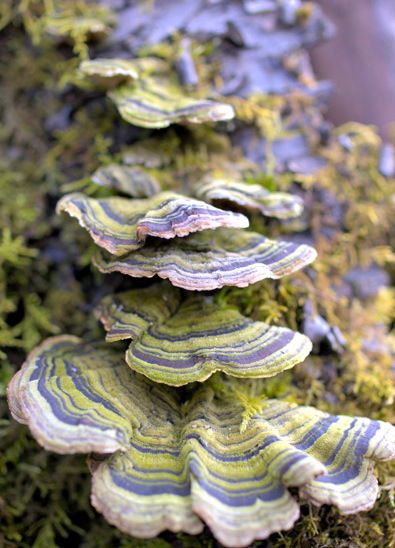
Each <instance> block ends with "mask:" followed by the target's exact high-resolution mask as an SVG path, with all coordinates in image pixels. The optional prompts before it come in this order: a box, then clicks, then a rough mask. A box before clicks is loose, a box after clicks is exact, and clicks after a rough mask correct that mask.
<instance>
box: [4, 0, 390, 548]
mask: <svg viewBox="0 0 395 548" xmlns="http://www.w3.org/2000/svg"><path fill="white" fill-rule="evenodd" d="M6 4H7V5H8V3H5V4H4V5H6ZM16 4H18V3H13V2H10V3H9V13H8V15H7V13H6V12H5V11H4V15H2V16H3V21H4V22H7V21H6V17H9V18H12V17H14V15H15V13H14V11H13V10H14V9H15V5H16ZM29 4H31V5H34V4H40V2H36V3H34V2H30V3H29V2H27V3H26V2H25V3H23V2H22V3H19V4H18V6H19V8H20V7H21V6H22V7H23V6H25V7H26V6H28V5H29ZM33 7H34V6H33ZM29 13H30V12H29V11H28V10H27V11H26V13H24V14H23V15H24V16H25V17H27V14H29ZM29 25H30V27H29ZM25 27H29V28H30V35H32V34H33V37H34V36H35V34H34V31H35V30H36V31H37V33H38V32H39V30H37V29H36V27H35V20H34V18H33V19H31V18H29V17H28V19H27V20H25ZM80 38H81V37H80ZM77 42H78V40H77ZM84 44H85V42H84V37H83V36H82V38H81V40H80V42H79V45H78V44H77V46H75V52H74V53H77V55H79V56H81V55H82V56H83V55H85V53H86V46H85V45H84ZM76 63H77V59H76V56H75V55H74V54H73V52H72V48H70V47H67V46H62V47H61V48H56V47H54V46H53V45H52V42H51V41H47V40H41V42H39V41H38V40H36V41H35V43H32V40H31V37H30V36H29V35H28V34H27V33H26V32H24V31H23V30H22V28H21V26H20V25H19V24H18V21H17V20H16V22H15V24H11V25H9V26H7V27H6V28H5V29H4V30H3V32H2V34H1V36H0V74H1V79H2V90H3V91H2V97H1V102H0V110H1V114H2V120H3V122H2V125H1V128H0V137H1V139H0V157H1V158H2V160H1V161H0V196H1V200H0V224H1V226H2V227H3V229H2V233H1V237H0V347H1V348H0V352H1V353H0V359H1V369H0V396H1V398H0V451H1V452H0V546H5V547H7V548H16V547H18V548H24V547H34V548H41V547H43V548H44V547H45V548H52V547H57V546H59V547H63V546H64V547H65V546H80V547H86V548H93V547H94V548H100V547H103V548H104V547H109V546H111V547H112V546H119V547H121V548H129V547H133V548H138V547H140V546H142V547H143V546H144V547H152V548H167V547H170V546H172V547H185V548H189V547H195V546H196V547H197V546H208V547H209V546H213V547H214V546H216V545H217V544H216V542H215V541H214V540H213V539H212V536H211V535H210V533H209V531H207V530H206V531H205V532H204V534H203V535H200V536H199V537H197V538H193V537H189V536H187V535H173V534H168V533H166V534H163V535H162V537H161V538H160V539H154V540H152V541H150V540H142V541H140V540H136V539H130V538H129V537H126V536H125V535H123V534H121V533H119V532H118V531H117V530H116V529H115V528H113V527H111V526H110V525H108V524H107V523H106V522H105V521H104V519H103V518H102V517H101V516H99V515H98V514H97V513H96V512H95V511H94V510H93V509H92V507H91V506H90V503H89V490H90V478H89V473H88V471H87V467H86V464H85V457H84V456H72V457H70V456H66V457H58V456H56V455H52V454H49V453H47V452H45V451H43V450H41V449H40V448H39V447H38V446H37V444H36V442H35V441H34V440H33V439H32V438H31V436H30V434H29V433H28V431H27V429H26V428H25V427H23V426H20V425H18V424H17V423H15V422H14V421H12V420H11V419H10V417H9V414H8V409H7V404H6V400H5V390H6V386H7V383H8V381H9V379H10V378H11V376H12V375H13V373H14V372H15V371H16V370H17V369H18V368H19V366H20V364H21V362H22V361H23V359H24V357H25V355H26V353H27V352H28V351H29V350H30V349H31V348H33V347H34V346H35V345H36V344H37V343H38V342H39V341H40V340H41V339H43V338H44V337H46V336H49V335H51V334H54V333H58V332H68V333H73V334H76V335H84V334H88V335H89V336H90V337H97V338H101V337H102V334H101V332H100V330H99V327H98V325H97V323H96V321H95V320H94V319H93V316H92V314H91V309H92V306H93V305H94V304H95V301H97V299H98V298H100V296H101V295H102V294H103V293H105V291H106V287H107V290H108V288H109V287H110V288H111V287H112V286H116V285H117V284H118V283H119V282H118V281H117V280H118V278H116V277H114V278H111V277H110V279H111V280H115V282H114V281H108V280H107V278H105V277H103V276H101V275H99V274H98V273H97V272H95V271H94V270H93V269H91V267H90V260H89V259H90V254H91V250H92V246H91V244H90V243H89V240H88V238H87V237H85V235H84V234H82V231H79V230H78V228H77V227H76V226H75V225H74V223H69V222H67V221H66V220H65V219H60V218H57V217H56V216H55V215H54V205H55V203H56V199H57V198H58V197H59V195H60V193H61V188H62V186H64V185H65V184H66V183H69V182H70V181H72V180H80V181H83V180H84V178H85V177H86V174H89V173H91V172H92V171H93V170H94V169H95V168H96V167H97V166H98V165H100V164H101V163H105V162H107V161H109V158H110V157H112V156H113V155H114V154H116V152H117V147H116V140H117V137H119V135H120V134H122V132H125V127H126V126H125V124H123V123H121V122H119V120H118V119H117V117H116V115H115V113H114V111H113V110H112V109H111V108H109V105H108V104H107V103H106V101H105V100H104V99H102V98H100V99H98V100H97V101H94V102H91V103H88V104H87V105H85V104H84V102H83V101H82V100H81V95H79V94H78V93H77V92H76V91H75V89H74V88H73V87H72V86H70V85H67V82H70V81H72V79H73V71H74V69H75V67H76ZM232 101H233V104H234V105H235V107H236V109H237V111H238V116H239V118H240V119H242V120H244V121H245V122H247V123H256V124H257V126H258V128H259V129H260V130H261V131H262V132H264V134H265V135H266V136H269V137H271V138H272V139H274V138H276V135H277V134H278V132H279V131H281V127H280V125H279V124H280V122H279V120H280V116H279V110H280V109H281V108H283V101H284V100H283V99H282V98H270V100H269V99H268V98H264V97H258V96H257V97H254V98H252V99H251V100H250V101H242V100H238V99H234V100H232ZM294 101H295V99H294ZM299 107H300V105H299ZM299 107H298V108H299ZM304 107H305V108H309V109H311V108H313V107H312V106H311V105H309V104H307V105H305V106H304ZM71 111H72V115H71V117H70V116H69V113H70V112H71ZM67 117H68V118H71V122H70V123H69V122H68V123H65V118H67ZM308 131H309V130H307V129H306V133H308ZM341 132H348V133H350V134H351V135H352V140H353V143H354V146H353V147H352V148H351V150H345V149H344V148H342V147H341V145H340V144H339V143H338V141H337V140H336V139H335V136H334V137H333V138H332V140H331V141H330V143H329V145H326V146H325V147H320V146H319V145H318V144H317V143H316V142H314V135H308V137H309V138H310V139H311V141H312V147H315V148H316V150H317V152H319V153H320V155H322V156H323V157H325V158H326V160H327V162H328V164H327V167H326V168H324V169H323V170H322V171H321V172H320V173H319V174H317V175H316V176H315V177H314V178H312V177H310V176H309V177H307V176H306V177H299V178H298V180H297V183H298V187H299V189H300V190H301V191H303V194H304V197H305V200H306V202H308V203H309V204H310V207H309V218H308V219H306V220H305V226H302V227H299V228H301V229H304V228H306V227H310V229H311V231H312V235H313V238H314V243H315V245H316V247H317V248H318V251H319V260H318V261H317V263H316V265H315V266H314V267H313V270H312V274H311V275H310V276H307V274H305V273H304V274H303V273H302V274H299V275H297V276H295V277H292V279H286V280H284V281H281V282H279V283H266V282H265V283H261V284H256V285H254V286H252V287H250V288H248V289H243V290H238V289H225V290H223V291H221V292H220V293H219V294H218V296H217V299H218V301H219V302H221V303H223V305H224V306H238V307H239V308H240V309H241V310H242V311H243V312H244V313H247V314H248V315H250V316H252V317H254V318H256V319H260V320H264V321H268V322H272V323H275V324H281V325H289V326H290V327H293V328H295V327H298V326H300V324H301V321H302V317H303V305H304V303H305V302H306V300H307V299H308V300H310V301H311V302H312V303H313V307H314V309H315V310H316V311H317V312H319V313H320V314H321V315H323V316H324V317H325V318H326V319H327V320H328V322H329V323H330V324H331V325H336V326H337V327H339V328H340V330H341V331H342V333H343V335H344V336H345V339H346V347H345V351H344V352H343V353H342V354H340V355H337V354H334V353H333V352H329V351H327V350H326V349H322V348H321V349H320V351H319V352H317V353H315V354H314V355H313V356H312V357H311V358H309V359H308V360H307V361H306V362H305V364H303V365H301V366H299V367H297V368H295V370H294V371H292V372H288V373H284V374H283V375H281V376H279V377H277V378H276V379H273V380H270V381H266V382H262V383H261V384H259V383H254V386H253V387H252V386H249V384H248V383H244V384H243V383H237V382H235V383H233V384H232V386H231V387H229V386H227V385H226V383H224V382H223V380H222V379H221V378H214V379H213V380H212V382H213V384H214V385H215V386H216V387H217V389H218V390H232V393H233V394H236V395H238V397H240V398H241V399H242V401H244V402H245V406H246V420H248V415H249V413H253V412H254V405H255V402H256V395H257V394H258V393H260V394H264V395H266V396H268V397H281V398H287V399H290V400H292V401H296V402H298V403H302V404H311V405H316V406H317V407H319V408H320V409H323V410H327V411H330V412H332V413H338V414H339V413H340V414H341V413H344V414H356V415H365V416H370V417H372V418H380V419H384V420H389V421H394V419H395V416H394V394H395V386H394V380H393V370H391V362H390V358H389V356H390V352H391V350H393V348H394V342H393V339H391V337H390V335H389V331H390V329H391V321H393V320H392V319H393V312H394V303H395V297H394V293H393V291H391V290H390V289H388V288H384V289H381V290H380V291H379V292H378V293H377V295H375V296H373V297H370V298H369V299H367V300H364V301H362V300H361V299H359V298H358V296H355V295H353V296H349V295H348V296H347V295H344V294H343V293H342V292H341V291H339V290H338V288H339V287H340V285H341V283H342V280H343V276H344V275H345V274H346V273H347V272H348V271H349V270H350V269H351V268H354V267H355V266H361V265H362V266H367V265H369V264H370V263H371V262H372V261H374V262H375V263H376V264H378V265H380V266H382V267H384V268H386V269H387V271H388V272H389V273H390V275H393V273H394V255H393V253H392V252H391V221H392V220H393V215H394V211H393V205H394V204H393V202H391V196H392V195H393V192H394V184H395V181H393V180H387V179H385V178H384V177H383V176H382V175H380V173H379V171H378V167H377V166H378V154H379V147H380V140H379V138H378V136H377V135H376V133H375V132H374V130H373V129H372V128H367V127H364V126H355V125H353V126H350V127H348V128H342V129H339V130H338V133H341ZM139 135H141V136H145V135H146V133H145V132H142V133H140V134H139ZM172 135H173V137H172V139H173V140H171V139H170V140H167V141H166V146H167V147H169V146H170V144H171V143H173V142H174V143H175V144H174V147H175V149H176V147H177V143H178V142H179V141H180V138H179V137H177V130H175V132H174V133H173V134H172ZM205 139H207V140H208V139H210V140H211V141H212V143H211V144H212V145H215V146H212V147H211V148H212V149H213V148H214V149H215V150H216V154H215V159H214V160H213V158H211V161H213V164H214V165H216V166H218V165H219V163H218V160H219V159H222V161H223V164H224V165H226V164H227V162H228V161H229V156H227V154H228V152H229V151H228V144H227V140H226V138H224V137H222V136H218V135H217V134H215V133H213V132H211V131H207V130H205V129H198V130H197V131H196V132H195V133H194V138H192V139H190V145H187V146H184V151H183V154H182V155H181V154H179V155H178V156H177V158H176V160H175V164H176V168H177V172H178V174H182V175H185V176H188V174H189V172H190V171H191V170H196V167H197V166H199V165H201V162H202V159H204V161H208V162H209V161H210V156H209V155H208V154H207V150H206V148H205V147H204V146H201V145H197V144H196V143H202V141H204V140H205ZM169 143H170V144H169ZM173 169H174V166H173ZM268 170H269V171H270V164H269V166H268ZM163 173H164V174H162V176H163V177H164V180H165V182H166V180H167V181H170V177H168V178H167V179H166V172H165V171H164V172H163ZM251 177H252V178H254V174H252V175H251ZM294 179H295V178H294V177H293V178H292V177H291V178H290V177H289V176H288V175H283V176H279V177H276V176H273V175H272V174H271V173H268V174H266V175H265V176H262V175H259V177H258V180H259V181H260V182H261V183H263V184H265V185H266V186H269V187H272V188H280V189H282V190H283V189H286V188H288V186H289V184H290V182H291V180H292V181H293V180H294ZM325 193H329V194H330V195H332V196H334V197H335V199H336V200H337V201H338V202H339V203H340V204H342V205H343V206H344V210H345V214H344V218H343V226H342V227H341V229H339V225H338V224H337V221H336V219H334V218H333V216H331V213H330V211H329V209H328V207H327V194H325ZM260 223H261V222H260V221H258V220H256V227H257V228H258V229H262V230H265V231H267V230H268V228H267V226H265V227H263V226H262V225H261V224H260ZM269 230H270V231H271V233H273V234H278V233H280V232H281V230H282V229H281V228H280V227H279V226H277V225H273V226H272V227H269ZM328 233H329V234H330V236H329V237H328ZM106 284H109V285H107V286H106ZM111 284H112V285H111ZM368 339H370V340H371V341H374V342H375V343H377V344H375V345H370V346H369V345H366V344H364V343H366V341H367V340H368ZM379 475H380V480H381V485H382V489H381V494H380V497H379V499H378V502H377V504H376V506H375V507H374V509H373V510H372V511H370V512H368V513H363V514H359V515H357V516H352V517H349V516H340V515H339V513H338V512H337V511H336V510H335V509H331V508H322V509H316V508H313V507H311V506H308V505H303V506H302V514H303V516H302V518H301V519H300V520H299V521H298V522H297V524H296V526H295V528H294V529H293V530H292V531H291V532H289V533H283V534H279V535H273V536H272V537H271V538H270V539H269V540H268V541H264V542H260V543H259V542H258V543H256V546H271V547H278V548H279V547H291V546H292V547H300V548H304V547H307V546H308V547H314V548H324V547H339V548H340V547H347V548H349V547H356V548H357V547H358V548H359V547H361V548H365V547H366V548H375V547H377V546H383V547H387V548H390V547H391V546H394V545H395V504H394V475H395V469H394V466H391V465H386V466H382V467H381V468H380V470H379Z"/></svg>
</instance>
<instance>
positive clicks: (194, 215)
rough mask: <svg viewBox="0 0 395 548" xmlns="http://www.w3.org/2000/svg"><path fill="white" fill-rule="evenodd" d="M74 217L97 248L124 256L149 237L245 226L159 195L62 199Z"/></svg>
mask: <svg viewBox="0 0 395 548" xmlns="http://www.w3.org/2000/svg"><path fill="white" fill-rule="evenodd" d="M57 210H58V212H61V211H65V212H67V213H68V214H69V215H71V216H72V217H76V218H77V219H78V221H79V223H80V225H81V226H83V227H84V228H86V229H87V230H88V232H89V234H90V235H91V236H92V238H93V240H94V241H95V243H96V244H97V245H99V246H100V247H103V248H104V249H106V250H107V251H109V252H110V253H112V254H113V255H117V256H119V255H125V254H126V253H128V252H130V251H134V250H136V249H139V248H141V247H143V246H144V244H145V241H146V238H147V237H148V236H154V237H156V238H163V239H171V238H175V237H184V236H187V235H188V234H191V233H193V232H198V231H201V230H208V229H215V228H217V227H221V226H222V227H224V226H225V227H233V228H234V227H239V228H245V227H247V226H248V224H249V222H248V219H247V218H246V217H245V216H244V215H241V214H240V213H232V212H229V211H223V210H221V209H218V208H216V207H213V206H211V205H209V204H206V203H205V202H201V201H200V200H194V199H193V198H188V197H187V196H182V195H180V194H175V193H171V192H162V193H159V194H156V195H155V196H153V197H151V198H147V199H146V200H133V199H130V198H118V197H113V198H103V199H95V198H88V197H87V196H84V195H83V194H78V193H75V194H69V195H66V196H64V197H63V198H62V199H61V200H60V202H59V203H58V206H57Z"/></svg>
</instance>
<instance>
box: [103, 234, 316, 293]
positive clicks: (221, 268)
mask: <svg viewBox="0 0 395 548" xmlns="http://www.w3.org/2000/svg"><path fill="white" fill-rule="evenodd" d="M316 256H317V254H316V251H315V249H314V248H312V247H310V246H308V245H305V244H301V245H297V244H294V243H292V242H285V241H284V242H277V241H275V240H271V239H269V238H265V237H264V236H261V235H260V234H257V233H255V232H247V231H239V230H237V229H230V228H229V229H217V230H215V231H213V232H212V233H208V231H206V232H200V233H197V234H192V235H191V236H187V237H185V238H180V239H173V240H170V241H168V242H164V243H162V242H160V241H157V240H156V241H153V242H150V243H149V244H147V245H146V246H145V247H143V248H141V249H139V250H137V251H133V252H132V253H129V254H127V255H124V256H122V257H117V258H109V259H107V258H105V257H103V256H102V255H101V254H97V255H96V256H95V257H94V259H93V262H94V264H95V265H96V266H97V268H98V269H99V270H100V271H101V272H104V273H106V274H108V273H111V272H121V273H122V274H126V275H128V276H132V277H136V278H141V277H145V278H152V277H153V276H155V275H157V276H159V277H160V278H162V279H168V280H169V281H170V282H171V283H172V284H173V285H175V286H177V287H182V288H183V289H188V290H189V291H211V290H213V289H219V288H221V287H224V286H226V285H231V286H236V287H246V286H248V285H250V284H252V283H255V282H258V281H260V280H263V279H265V278H271V279H278V278H282V277H283V276H287V275H289V274H292V273H293V272H296V271H298V270H300V269H301V268H304V267H305V266H307V265H308V264H310V263H311V262H313V261H314V260H315V258H316Z"/></svg>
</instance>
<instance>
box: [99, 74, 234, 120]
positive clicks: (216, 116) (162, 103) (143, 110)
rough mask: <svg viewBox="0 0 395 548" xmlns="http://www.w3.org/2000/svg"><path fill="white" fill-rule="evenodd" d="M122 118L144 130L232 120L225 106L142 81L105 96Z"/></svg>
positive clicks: (231, 111)
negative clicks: (111, 101)
mask: <svg viewBox="0 0 395 548" xmlns="http://www.w3.org/2000/svg"><path fill="white" fill-rule="evenodd" d="M109 97H110V99H112V100H113V101H114V103H115V105H116V107H117V108H118V111H119V114H120V115H121V116H122V118H123V119H124V120H125V121H126V122H129V123H130V124H133V125H136V126H141V127H147V128H165V127H168V126H170V125H171V124H175V123H178V124H182V123H190V124H201V123H202V122H220V121H226V120H231V119H232V118H233V117H234V112H233V108H232V107H231V106H230V105H227V104H225V103H217V102H215V101H210V100H208V99H193V98H191V97H187V96H184V95H182V94H181V93H180V91H178V90H177V88H174V87H172V86H169V85H168V86H167V87H165V86H163V85H159V84H158V83H156V82H154V81H151V80H148V79H145V80H138V81H137V82H136V83H135V84H133V85H124V86H122V87H119V88H118V89H116V90H114V91H112V92H110V93H109Z"/></svg>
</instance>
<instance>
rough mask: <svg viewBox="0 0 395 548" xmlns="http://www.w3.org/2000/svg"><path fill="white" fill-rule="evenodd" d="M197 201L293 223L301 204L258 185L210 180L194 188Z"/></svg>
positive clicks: (295, 198) (290, 197) (296, 197)
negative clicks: (229, 206)
mask: <svg viewBox="0 0 395 548" xmlns="http://www.w3.org/2000/svg"><path fill="white" fill-rule="evenodd" d="M195 195H196V197H197V198H199V199H201V200H204V201H206V202H210V203H213V204H216V205H218V204H220V205H221V206H222V207H223V205H224V204H226V203H229V204H234V205H236V206H240V207H241V208H245V209H247V210H252V211H259V212H260V213H262V214H263V215H266V216H267V217H276V218H278V219H292V218H294V217H299V215H300V214H301V213H302V211H303V201H302V199H301V198H299V197H298V196H294V195H293V194H287V193H286V192H269V191H268V190H266V189H265V188H263V187H262V186H261V185H254V184H247V183H243V182H240V181H232V180H226V179H210V180H208V181H203V182H202V183H201V184H199V185H197V188H196V192H195Z"/></svg>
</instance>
